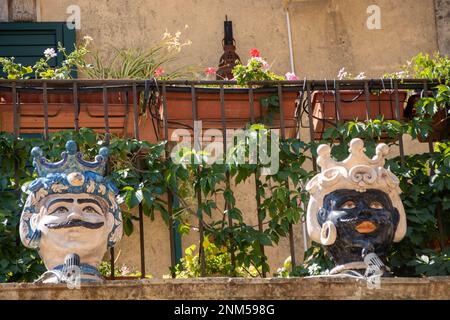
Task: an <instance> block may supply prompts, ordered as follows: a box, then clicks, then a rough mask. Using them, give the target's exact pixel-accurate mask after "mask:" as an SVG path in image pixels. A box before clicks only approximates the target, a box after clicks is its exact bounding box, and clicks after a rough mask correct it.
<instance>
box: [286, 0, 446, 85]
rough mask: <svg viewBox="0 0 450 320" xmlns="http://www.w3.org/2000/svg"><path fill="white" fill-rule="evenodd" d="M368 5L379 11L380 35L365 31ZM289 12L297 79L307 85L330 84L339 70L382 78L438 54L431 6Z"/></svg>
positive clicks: (327, 4) (413, 2) (340, 0)
mask: <svg viewBox="0 0 450 320" xmlns="http://www.w3.org/2000/svg"><path fill="white" fill-rule="evenodd" d="M369 5H378V6H379V8H380V14H381V15H380V17H381V29H380V30H377V29H375V30H369V29H368V28H367V25H366V21H367V18H368V17H369V16H370V14H368V13H367V8H368V6H369ZM290 8H291V15H292V32H293V38H294V39H295V43H294V50H295V61H296V64H297V69H298V73H299V74H300V75H301V76H307V77H308V78H310V79H313V78H314V79H316V78H324V77H325V78H328V79H331V78H334V77H336V75H337V73H338V71H339V69H340V68H342V67H346V69H347V70H348V71H349V72H351V73H352V74H354V75H356V74H358V73H359V72H362V71H365V72H366V75H367V76H369V77H381V76H382V75H383V74H384V73H386V72H393V71H398V69H399V66H400V65H402V64H404V63H405V62H406V60H407V59H409V58H411V57H412V56H413V55H415V54H417V53H419V52H421V51H423V52H434V51H437V49H438V48H437V40H436V25H435V12H434V4H433V0H404V1H395V0H394V1H392V0H316V1H293V3H292V4H291V6H290Z"/></svg>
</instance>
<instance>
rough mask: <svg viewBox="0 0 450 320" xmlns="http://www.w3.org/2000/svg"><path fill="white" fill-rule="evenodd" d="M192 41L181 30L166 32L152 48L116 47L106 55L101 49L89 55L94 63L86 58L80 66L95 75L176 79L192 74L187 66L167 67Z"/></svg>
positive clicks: (87, 73) (120, 77)
mask: <svg viewBox="0 0 450 320" xmlns="http://www.w3.org/2000/svg"><path fill="white" fill-rule="evenodd" d="M189 45H191V41H190V40H186V41H182V40H181V32H180V31H177V32H176V33H175V34H171V33H169V32H167V31H166V32H165V33H164V35H163V37H162V40H161V41H160V42H159V43H157V44H155V45H153V46H152V47H150V48H148V49H143V48H115V47H113V48H112V49H111V50H110V52H108V57H107V58H105V57H104V56H103V55H101V54H100V53H99V52H96V53H94V54H92V56H91V57H87V58H86V60H90V61H91V64H86V63H84V61H81V60H80V62H81V63H78V64H77V66H78V68H79V69H80V70H81V71H83V72H85V73H86V75H87V76H88V77H89V78H93V79H151V78H153V77H155V78H158V79H165V80H167V79H174V78H179V77H182V76H185V75H189V74H190V71H189V70H188V69H187V68H180V69H177V70H173V71H172V72H170V73H168V72H166V70H165V67H166V66H167V65H168V64H170V63H171V62H174V61H175V60H177V59H178V58H179V54H180V52H181V50H182V49H183V48H184V47H186V46H189Z"/></svg>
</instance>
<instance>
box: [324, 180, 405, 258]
mask: <svg viewBox="0 0 450 320" xmlns="http://www.w3.org/2000/svg"><path fill="white" fill-rule="evenodd" d="M317 218H318V221H319V224H320V226H321V227H322V226H323V225H324V223H325V222H327V221H328V222H331V223H333V224H334V226H335V228H336V240H335V242H334V243H333V244H331V245H329V246H327V247H326V249H327V250H328V252H329V253H330V255H331V257H332V258H333V260H334V261H335V263H336V264H338V265H341V264H345V263H349V262H354V261H359V260H361V258H362V257H363V255H365V254H367V253H370V252H374V253H376V254H377V255H378V256H380V257H382V256H384V254H385V253H386V251H387V249H388V247H389V245H390V244H391V243H392V241H393V240H394V234H395V230H396V228H397V225H398V221H399V213H398V210H397V209H395V208H394V207H393V205H392V202H391V200H390V199H389V196H388V195H387V194H386V193H384V192H382V191H380V190H376V189H369V190H367V191H366V192H358V191H355V190H347V189H341V190H336V191H333V192H331V193H329V194H328V195H326V196H325V198H324V200H323V207H322V208H321V209H320V210H319V212H318V217H317ZM325 232H327V231H326V230H325ZM328 232H330V231H329V230H328ZM324 236H325V237H326V236H327V234H325V235H324Z"/></svg>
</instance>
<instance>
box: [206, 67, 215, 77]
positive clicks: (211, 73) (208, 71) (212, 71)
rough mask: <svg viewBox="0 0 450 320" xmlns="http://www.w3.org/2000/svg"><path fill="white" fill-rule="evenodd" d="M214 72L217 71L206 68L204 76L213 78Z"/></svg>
mask: <svg viewBox="0 0 450 320" xmlns="http://www.w3.org/2000/svg"><path fill="white" fill-rule="evenodd" d="M216 72H217V69H216V68H213V67H208V68H206V69H205V74H206V75H209V76H215V75H216Z"/></svg>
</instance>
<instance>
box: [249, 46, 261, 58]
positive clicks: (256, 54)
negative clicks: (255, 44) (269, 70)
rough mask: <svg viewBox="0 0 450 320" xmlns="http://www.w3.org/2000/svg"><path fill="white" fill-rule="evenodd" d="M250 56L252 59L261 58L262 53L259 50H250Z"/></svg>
mask: <svg viewBox="0 0 450 320" xmlns="http://www.w3.org/2000/svg"><path fill="white" fill-rule="evenodd" d="M250 56H251V57H252V58H257V57H261V53H260V52H259V50H258V49H256V48H253V49H250Z"/></svg>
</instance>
